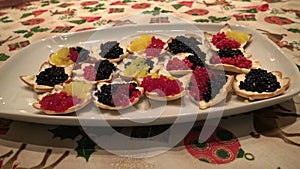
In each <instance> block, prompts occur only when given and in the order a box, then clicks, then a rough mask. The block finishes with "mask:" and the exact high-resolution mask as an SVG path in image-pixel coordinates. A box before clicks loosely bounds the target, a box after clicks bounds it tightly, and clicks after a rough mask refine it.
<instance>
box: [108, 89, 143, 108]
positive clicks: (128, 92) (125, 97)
mask: <svg viewBox="0 0 300 169" xmlns="http://www.w3.org/2000/svg"><path fill="white" fill-rule="evenodd" d="M141 94H142V93H141V92H140V91H139V90H138V89H136V88H135V86H133V85H132V84H126V85H121V86H119V87H118V89H117V92H116V93H115V94H113V95H112V100H113V103H114V105H115V106H121V107H124V106H127V105H129V104H130V103H131V102H133V101H134V100H135V99H136V98H138V97H140V96H141Z"/></svg>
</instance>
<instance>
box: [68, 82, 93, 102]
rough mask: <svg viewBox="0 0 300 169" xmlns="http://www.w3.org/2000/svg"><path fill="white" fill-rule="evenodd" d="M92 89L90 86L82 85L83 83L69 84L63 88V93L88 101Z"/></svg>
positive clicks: (88, 84)
mask: <svg viewBox="0 0 300 169" xmlns="http://www.w3.org/2000/svg"><path fill="white" fill-rule="evenodd" d="M91 88H92V84H90V83H84V82H75V81H73V82H71V83H69V84H66V85H65V86H64V89H63V91H65V92H67V93H68V95H70V96H76V97H78V98H81V99H90V98H91V95H90V94H89V93H90V90H91Z"/></svg>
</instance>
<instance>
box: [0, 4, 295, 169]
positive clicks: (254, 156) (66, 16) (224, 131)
mask: <svg viewBox="0 0 300 169" xmlns="http://www.w3.org/2000/svg"><path fill="white" fill-rule="evenodd" d="M299 6H300V1H299V0H265V1H263V0H232V1H226V0H216V1H213V0H207V1H181V0H179V1H176V0H166V1H164V0H160V1H150V0H148V1H146V0H142V1H135V0H124V1H105V0H104V1H92V0H91V1H87V0H86V1H81V0H77V1H71V0H42V1H31V2H24V3H22V4H19V5H17V6H13V7H10V8H3V9H0V30H1V31H0V32H1V33H0V65H3V64H5V62H6V61H7V60H9V59H10V58H11V57H13V55H14V54H15V53H17V52H18V51H20V49H22V48H25V47H26V46H27V45H30V44H32V43H34V42H36V41H39V40H40V39H43V38H47V37H50V36H53V35H60V34H63V33H68V32H78V31H85V30H90V29H95V28H102V27H115V26H123V25H138V24H172V23H174V22H175V21H174V20H172V19H171V18H172V17H174V16H176V17H179V18H181V19H183V20H184V21H185V22H188V23H192V24H193V23H203V24H205V23H216V24H225V23H229V24H231V25H234V24H240V25H244V26H246V27H248V28H250V29H254V30H257V31H258V32H260V33H262V34H263V36H265V37H266V38H269V39H270V40H271V41H272V43H275V44H276V45H278V47H279V48H280V50H282V52H284V54H285V55H286V56H287V57H289V58H291V59H292V61H293V62H294V63H295V65H297V66H298V65H299V64H300V60H299V58H300V24H299V22H300V10H299ZM137 14H139V15H143V16H146V18H147V19H142V20H140V19H139V18H138V17H129V18H130V19H128V18H127V19H124V17H127V16H131V15H137ZM143 18H144V17H143ZM2 90H5V89H2ZM298 97H299V96H296V97H295V98H294V99H291V100H288V101H285V102H283V103H280V104H277V105H274V106H271V107H268V108H265V109H261V110H256V111H253V112H249V113H244V114H240V115H235V116H229V117H224V118H222V119H221V121H220V122H219V125H218V126H217V128H216V130H215V131H214V133H213V134H212V135H211V136H210V137H209V139H208V140H206V141H205V142H202V143H200V142H198V141H197V138H198V136H199V133H200V131H201V127H202V126H203V125H204V121H199V122H196V123H195V124H194V127H193V128H192V129H191V130H190V131H189V133H188V134H186V137H185V138H183V139H182V140H180V142H179V143H178V144H177V145H176V146H174V147H172V148H170V149H169V150H168V151H164V152H163V153H158V154H157V155H154V156H148V155H145V154H146V152H147V153H149V152H150V153H149V154H151V153H152V151H153V152H154V153H155V152H159V151H158V150H153V149H151V150H150V149H146V150H145V151H142V153H140V154H139V155H137V156H133V155H126V150H124V149H123V150H122V151H123V152H122V154H123V155H125V156H121V155H116V154H114V153H111V152H109V151H107V150H106V149H105V148H104V147H101V146H99V145H97V144H96V143H95V142H94V141H93V140H92V139H91V137H90V136H88V135H87V134H86V131H85V130H84V129H83V128H82V127H80V126H63V125H58V126H57V125H43V124H37V123H27V122H21V121H13V120H9V119H5V117H3V118H1V119H0V169H11V168H35V169H39V168H49V169H50V168H55V169H60V168H61V169H66V168H72V169H73V168H76V169H77V168H122V169H123V168H146V169H152V168H159V169H163V168H174V169H175V168H176V169H177V168H180V169H181V168H270V169H275V168H277V169H279V168H282V169H284V168H289V169H292V168H299V167H300V161H299V152H300V151H299V150H300V149H299V147H300V121H299V120H297V118H298V117H299V116H300V115H299V113H298V111H299V103H300V99H299V98H298ZM168 127H169V126H168V125H163V126H149V127H118V128H115V129H116V130H117V131H119V132H120V133H123V134H126V135H129V136H131V138H132V139H137V138H146V139H147V138H148V137H149V136H153V135H155V134H158V133H160V132H162V131H164V130H167V128H168ZM160 142H161V143H166V142H170V140H168V138H165V137H163V138H160ZM146 147H147V146H145V148H146ZM154 148H158V147H154ZM136 157H138V158H136Z"/></svg>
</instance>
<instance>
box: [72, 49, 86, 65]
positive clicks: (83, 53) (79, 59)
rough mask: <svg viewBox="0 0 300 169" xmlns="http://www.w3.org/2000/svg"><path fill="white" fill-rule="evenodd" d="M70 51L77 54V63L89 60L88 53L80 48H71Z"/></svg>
mask: <svg viewBox="0 0 300 169" xmlns="http://www.w3.org/2000/svg"><path fill="white" fill-rule="evenodd" d="M71 49H72V50H74V51H76V52H77V53H78V57H77V60H76V61H77V62H83V61H85V60H87V59H88V58H89V54H90V51H88V50H87V49H84V48H82V47H80V46H76V47H71Z"/></svg>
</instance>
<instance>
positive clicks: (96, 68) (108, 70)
mask: <svg viewBox="0 0 300 169" xmlns="http://www.w3.org/2000/svg"><path fill="white" fill-rule="evenodd" d="M116 70H117V65H116V63H112V62H110V61H109V60H99V61H97V62H95V63H92V64H91V63H83V64H81V67H80V68H79V69H76V70H74V71H73V74H74V76H73V79H74V80H79V81H86V82H91V83H98V82H108V81H110V80H111V79H112V77H113V75H114V74H115V72H116Z"/></svg>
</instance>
